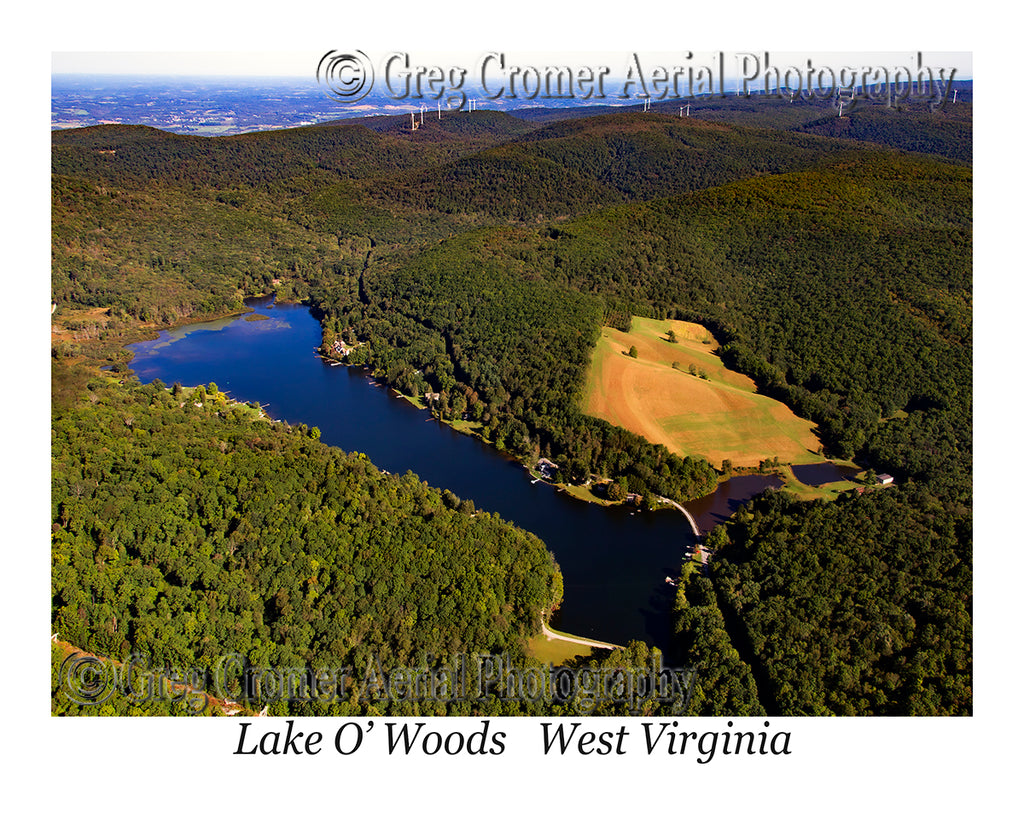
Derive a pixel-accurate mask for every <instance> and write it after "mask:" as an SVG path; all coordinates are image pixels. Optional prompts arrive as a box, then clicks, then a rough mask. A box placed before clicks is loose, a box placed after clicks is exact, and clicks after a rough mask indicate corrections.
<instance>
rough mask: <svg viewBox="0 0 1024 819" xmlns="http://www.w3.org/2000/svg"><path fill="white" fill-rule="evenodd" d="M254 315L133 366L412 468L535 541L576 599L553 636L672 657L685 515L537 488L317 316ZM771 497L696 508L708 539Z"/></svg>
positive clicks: (151, 344)
mask: <svg viewBox="0 0 1024 819" xmlns="http://www.w3.org/2000/svg"><path fill="white" fill-rule="evenodd" d="M248 303H249V305H250V306H251V307H254V308H255V309H256V312H257V313H258V314H260V315H264V316H266V317H267V319H266V320H263V321H246V320H245V318H244V317H235V318H228V319H221V320H218V321H212V322H205V323H200V324H193V325H189V326H188V327H183V328H178V329H176V330H173V331H169V332H164V333H161V334H160V337H159V338H158V339H156V340H155V341H148V342H141V343H139V344H132V345H130V347H129V349H130V350H132V351H133V352H134V353H135V358H134V360H133V361H132V364H131V366H132V368H133V369H134V370H135V372H136V373H137V374H138V376H139V378H140V379H141V380H142V381H145V382H149V381H152V380H154V379H157V378H159V379H160V380H162V381H163V382H164V383H166V384H168V385H170V384H173V383H174V382H176V381H177V382H180V383H181V384H183V385H186V386H193V385H197V384H209V383H210V382H211V381H212V382H215V383H216V384H217V387H218V388H219V389H220V390H222V391H225V392H228V393H229V394H230V395H231V397H232V398H234V399H235V400H238V401H258V402H260V403H261V404H262V405H264V408H265V411H266V412H267V414H268V415H269V416H270V417H271V418H276V419H282V420H287V421H289V422H291V423H306V424H309V425H310V426H317V427H319V428H320V431H321V440H322V441H323V442H324V443H327V444H331V445H333V446H338V447H341V448H342V449H345V450H349V451H357V452H364V453H366V455H367V456H369V458H370V459H371V460H372V461H373V463H374V464H376V465H377V466H378V467H379V468H381V469H386V470H388V471H390V472H396V473H403V472H405V471H407V470H411V471H413V472H415V473H416V474H417V475H419V477H420V478H422V479H423V480H425V481H427V482H428V483H430V484H431V485H433V486H436V487H439V488H446V489H450V490H451V491H452V492H454V493H455V494H456V495H458V496H459V497H462V498H469V499H471V500H472V501H473V502H474V504H476V506H477V508H479V509H482V510H487V511H490V512H497V513H499V514H500V515H501V516H502V517H503V518H504V519H506V520H509V521H512V522H514V523H516V524H517V525H519V526H522V527H523V528H524V529H528V530H529V531H531V532H534V533H535V534H536V535H538V536H539V537H540V538H541V539H542V540H543V541H544V542H545V543H546V544H547V546H548V548H549V549H550V550H551V551H552V552H554V554H555V557H556V558H557V560H558V563H559V565H560V566H561V568H562V574H563V576H564V579H565V598H564V602H563V603H562V608H561V610H560V611H559V612H557V614H556V616H555V618H554V621H553V622H552V625H553V626H554V627H555V628H558V629H562V630H564V631H568V632H571V633H574V634H579V635H583V636H588V637H593V638H595V639H601V640H608V641H610V642H613V643H619V644H624V643H626V642H627V641H628V640H630V639H641V640H646V641H648V642H649V643H653V644H655V645H660V646H662V647H664V646H666V644H667V640H668V635H669V611H670V609H671V605H672V593H673V592H674V589H673V587H671V586H669V585H668V584H667V583H665V577H666V576H667V575H673V576H674V575H675V574H676V573H677V572H678V570H679V565H680V562H681V560H682V557H683V553H684V551H685V550H686V549H687V548H688V547H690V546H692V544H693V542H694V541H693V536H692V534H691V532H690V529H689V526H688V525H687V523H686V520H685V519H684V518H683V516H682V515H681V514H679V513H678V512H677V511H674V510H672V511H668V510H665V511H658V512H654V513H644V512H630V511H629V510H627V509H625V508H622V507H613V508H605V507H601V506H597V505H594V504H588V503H583V502H581V501H578V500H575V499H573V498H570V497H568V496H567V495H565V494H564V493H561V492H558V491H556V490H555V489H553V488H552V487H550V486H548V485H546V484H544V483H536V484H534V483H531V481H530V478H529V475H528V473H527V472H526V470H525V469H523V467H522V466H521V465H519V464H517V463H515V462H514V461H511V460H510V459H508V458H506V457H504V456H503V455H501V454H500V453H498V452H496V451H495V450H493V449H492V448H490V447H488V446H487V445H486V444H484V443H482V442H481V441H479V440H478V439H476V438H473V437H470V436H468V435H460V434H459V433H457V432H455V431H453V430H452V429H451V428H450V427H447V426H445V425H444V424H441V423H439V422H437V421H435V420H434V419H432V418H431V417H430V416H429V415H428V414H427V413H426V412H424V411H422V410H417V409H416V408H415V407H413V406H412V405H411V404H409V403H408V402H407V401H405V400H403V399H400V398H397V397H395V396H394V394H393V393H391V391H390V390H386V389H385V388H383V387H378V386H374V384H373V382H372V380H371V379H370V378H369V377H368V376H367V375H366V373H365V372H364V371H363V370H357V369H355V368H351V367H344V366H331V365H330V364H328V363H326V362H324V361H323V360H321V359H320V358H318V357H317V356H316V355H315V353H314V351H315V349H316V348H317V347H318V346H319V344H320V341H321V335H320V327H319V324H318V323H317V322H316V320H315V319H314V318H313V317H312V316H311V315H310V312H309V309H308V308H306V307H302V306H300V305H283V304H272V303H271V301H270V300H269V299H265V300H252V301H250V302H248ZM250 315H251V314H250ZM747 478H754V479H756V480H755V481H749V480H747ZM738 480H746V481H747V484H749V485H739V484H737V481H738ZM757 480H759V481H760V484H758V483H757V482H756V481H757ZM765 485H767V484H766V479H765V478H761V477H760V476H746V477H745V478H740V479H733V480H732V481H730V482H729V483H728V484H726V485H724V487H720V489H719V492H717V493H716V494H715V495H712V496H709V498H706V499H702V500H701V501H697V502H695V503H694V504H693V505H692V507H691V510H692V512H693V514H694V515H695V516H697V518H698V523H699V525H700V526H701V529H702V530H704V531H706V530H707V529H708V528H710V526H711V525H713V523H715V522H718V520H719V519H724V517H725V516H727V515H728V514H731V512H730V511H729V510H730V508H733V506H732V505H733V504H736V505H738V501H737V497H739V494H738V493H741V494H745V496H746V497H751V496H752V495H754V494H757V492H759V491H760V490H761V488H763V487H764V486H765ZM733 511H734V508H733Z"/></svg>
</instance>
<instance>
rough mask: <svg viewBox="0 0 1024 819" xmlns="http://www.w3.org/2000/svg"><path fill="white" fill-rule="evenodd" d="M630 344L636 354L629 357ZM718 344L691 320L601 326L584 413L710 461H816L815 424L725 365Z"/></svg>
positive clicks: (747, 463)
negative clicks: (621, 327)
mask: <svg viewBox="0 0 1024 819" xmlns="http://www.w3.org/2000/svg"><path fill="white" fill-rule="evenodd" d="M670 330H671V331H672V332H674V333H675V336H676V342H675V343H673V342H671V341H669V336H668V333H669V331H670ZM632 347H635V348H636V352H637V355H636V358H633V357H632V356H630V355H629V350H630V349H631V348H632ZM717 349H718V344H717V343H716V342H715V341H714V339H713V338H712V336H711V334H710V333H709V332H708V331H707V330H706V329H705V328H704V327H702V326H701V325H699V324H694V323H691V322H685V321H671V320H667V321H657V320H654V319H646V318H638V317H634V318H633V322H632V329H631V331H630V332H629V333H624V332H622V331H621V330H616V329H613V328H610V327H605V328H603V329H602V331H601V337H600V339H599V340H598V342H597V346H596V348H595V350H594V354H593V358H592V359H591V365H590V369H589V370H588V373H587V381H586V385H585V389H584V396H583V403H582V407H583V411H584V412H585V413H587V414H588V415H592V416H594V417H597V418H603V419H604V420H606V421H608V422H610V423H612V424H615V425H616V426H620V427H623V428H625V429H628V430H630V431H631V432H635V433H637V434H638V435H642V436H644V437H645V438H646V439H647V440H649V441H651V442H652V443H655V444H664V445H665V446H666V447H667V448H668V449H669V451H671V452H674V453H676V454H678V455H681V456H686V455H699V456H702V457H704V458H707V459H708V460H709V461H710V462H711V463H712V464H714V465H715V466H720V465H721V463H722V461H723V460H729V461H731V462H732V464H733V466H736V467H751V466H757V465H758V464H759V463H760V462H761V461H762V460H765V459H769V458H774V457H777V458H778V459H779V460H780V461H781V462H783V463H810V462H814V461H819V460H821V456H820V455H818V448H819V446H820V441H819V440H818V438H817V436H816V435H815V434H814V424H813V423H812V422H810V421H808V420H806V419H803V418H799V417H798V416H796V415H795V414H794V413H793V411H792V410H791V409H789V407H787V406H786V405H785V404H782V403H780V402H778V401H775V400H774V399H771V398H769V397H767V396H764V395H759V394H757V392H756V391H755V390H756V388H755V385H754V382H753V381H752V380H751V379H750V378H748V377H747V376H745V375H743V374H741V373H737V372H734V371H732V370H729V369H728V368H727V367H726V366H725V365H724V364H723V363H722V361H721V359H720V358H719V357H718V355H717ZM673 364H674V365H675V366H673ZM694 373H696V374H694ZM701 373H703V374H704V375H705V376H706V378H702V377H701Z"/></svg>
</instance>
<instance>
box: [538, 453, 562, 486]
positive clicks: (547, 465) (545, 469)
mask: <svg viewBox="0 0 1024 819" xmlns="http://www.w3.org/2000/svg"><path fill="white" fill-rule="evenodd" d="M537 471H538V472H539V473H540V475H541V477H542V478H544V480H546V481H553V480H554V479H555V473H556V472H558V464H556V463H554V462H553V461H549V460H548V459H547V458H541V459H540V460H539V461H537Z"/></svg>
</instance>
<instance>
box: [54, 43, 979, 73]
mask: <svg viewBox="0 0 1024 819" xmlns="http://www.w3.org/2000/svg"><path fill="white" fill-rule="evenodd" d="M356 47H358V44H357V45H356V46H352V45H350V44H344V43H341V44H339V50H340V49H346V48H356ZM363 50H364V51H366V53H367V55H368V56H369V57H370V59H371V60H372V61H373V62H374V63H375V64H376V65H379V64H380V63H381V62H382V61H383V60H384V59H386V57H387V56H388V54H389V53H392V52H394V51H399V50H401V49H369V48H365V49H363ZM489 50H490V49H488V48H487V47H484V48H482V49H481V50H480V51H476V52H472V51H463V50H447V51H434V52H431V51H430V50H425V49H415V48H412V49H408V53H409V55H410V59H411V61H412V62H413V63H414V64H416V65H428V66H429V65H440V66H442V67H450V66H462V67H465V68H468V69H470V70H472V69H473V68H474V67H475V66H476V65H477V64H478V62H479V61H480V59H481V58H482V57H483V56H484V55H485V54H486V53H488V51H489ZM494 50H502V49H500V48H496V49H494ZM723 50H724V51H725V54H726V63H725V67H726V73H727V74H728V75H730V76H732V75H734V74H735V73H736V69H737V65H738V61H737V57H736V55H737V54H743V53H752V54H756V55H758V58H759V59H760V60H762V61H763V56H762V55H763V54H764V52H765V50H767V51H768V54H769V59H770V61H771V63H772V65H775V66H778V67H779V68H780V69H784V68H785V67H788V66H795V67H798V68H805V67H806V65H807V60H808V59H810V60H812V61H813V64H814V66H815V67H818V68H820V67H825V66H829V67H832V68H835V69H837V70H838V69H839V68H842V67H843V66H851V67H860V66H893V67H895V66H907V67H909V68H912V69H914V68H916V67H917V54H918V52H917V51H889V52H878V51H864V52H831V53H830V52H820V51H804V52H781V51H780V52H775V51H772V50H771V49H770V48H769V49H764V48H762V49H749V50H747V51H730V50H728V49H723ZM503 51H504V54H505V56H506V60H507V61H509V62H511V63H513V64H516V65H523V66H526V65H529V66H535V67H539V66H545V65H565V64H569V65H607V66H610V67H611V68H612V70H613V71H612V73H613V75H616V74H619V73H621V71H623V70H624V69H625V67H626V66H627V64H628V62H629V59H630V55H631V54H632V49H630V48H628V47H624V48H623V49H622V50H620V51H593V52H568V53H565V52H561V53H560V52H558V51H550V52H539V51H529V50H526V51H524V50H516V49H510V48H505V49H503ZM688 53H693V55H694V56H693V58H692V59H691V60H689V61H687V60H686V55H687V54H688ZM713 54H714V52H712V51H696V52H687V51H684V50H679V51H675V52H672V51H642V50H641V51H639V56H640V63H641V66H642V67H644V68H645V69H646V68H647V67H648V66H653V65H666V66H673V65H678V64H684V65H685V64H694V65H696V64H702V62H703V61H705V60H710V59H711V57H712V55H713ZM921 54H922V61H923V64H924V65H926V66H930V67H933V68H939V67H955V68H956V69H957V77H959V78H962V79H965V78H968V77H971V76H973V60H972V55H971V53H970V52H939V51H936V52H931V51H922V52H921ZM322 56H323V53H321V52H319V51H316V50H313V49H310V50H306V51H222V52H210V51H180V52H159V51H157V52H144V51H113V52H101V51H66V52H54V53H53V55H52V66H51V68H52V72H53V73H54V74H130V75H144V74H156V75H177V76H221V75H235V76H264V77H309V76H311V75H312V74H313V73H314V72H315V71H316V66H317V63H318V62H319V60H320V57H322Z"/></svg>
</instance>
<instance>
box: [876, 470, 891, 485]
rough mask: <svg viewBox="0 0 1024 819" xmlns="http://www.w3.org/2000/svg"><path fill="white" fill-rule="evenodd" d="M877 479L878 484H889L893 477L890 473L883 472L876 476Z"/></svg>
mask: <svg viewBox="0 0 1024 819" xmlns="http://www.w3.org/2000/svg"><path fill="white" fill-rule="evenodd" d="M877 480H878V483H879V484H880V485H882V486H889V485H890V484H891V483H892V482H893V480H894V479H893V477H892V475H890V474H888V473H887V472H883V473H882V474H881V475H879V476H878V478H877Z"/></svg>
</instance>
